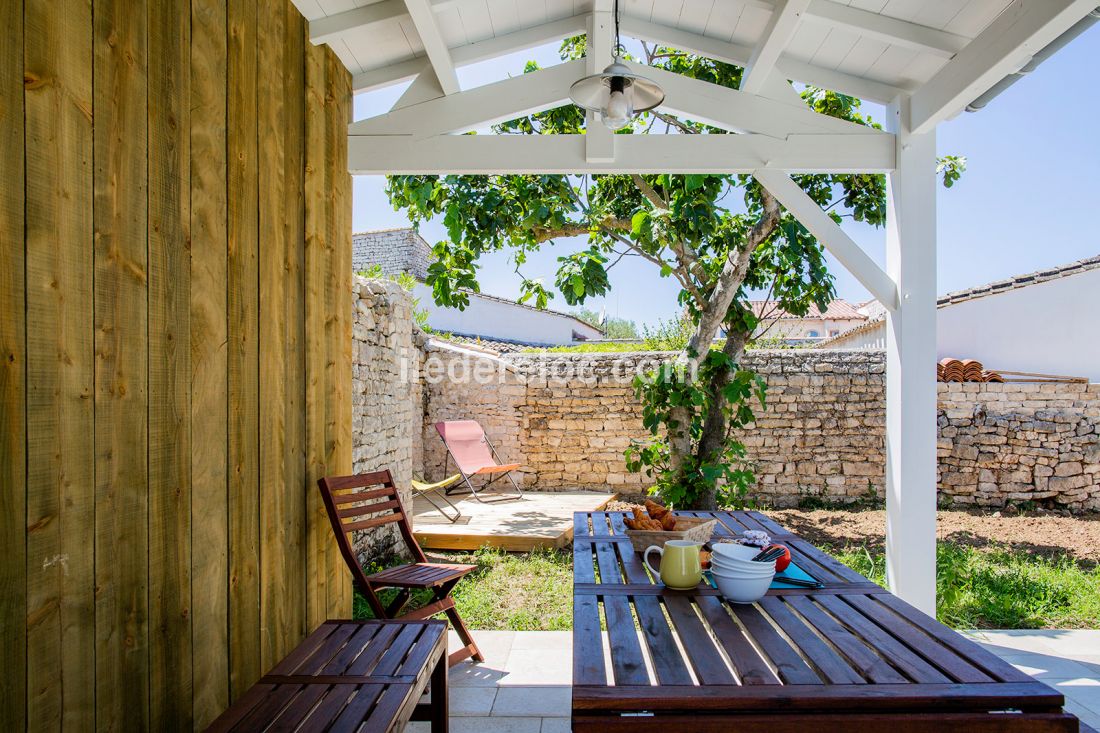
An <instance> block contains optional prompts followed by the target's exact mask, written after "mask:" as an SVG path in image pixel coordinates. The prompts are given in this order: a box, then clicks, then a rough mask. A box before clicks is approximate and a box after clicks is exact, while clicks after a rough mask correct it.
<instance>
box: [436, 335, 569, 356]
mask: <svg viewBox="0 0 1100 733" xmlns="http://www.w3.org/2000/svg"><path fill="white" fill-rule="evenodd" d="M434 337H435V338H438V339H441V340H443V341H450V342H451V343H455V344H463V345H469V346H475V347H481V348H482V349H484V350H485V351H490V352H493V353H496V354H514V353H517V352H520V351H526V350H527V349H538V348H551V347H553V346H554V344H528V343H521V342H519V341H508V340H502V339H486V338H481V337H480V336H471V335H468V334H462V333H443V334H438V333H437V334H434Z"/></svg>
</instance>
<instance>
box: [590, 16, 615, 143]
mask: <svg viewBox="0 0 1100 733" xmlns="http://www.w3.org/2000/svg"><path fill="white" fill-rule="evenodd" d="M598 3H602V4H603V5H607V4H608V3H607V1H606V0H598ZM614 43H615V20H614V18H613V17H612V15H611V12H610V10H604V9H602V8H599V7H598V8H597V9H596V10H594V11H593V12H592V14H591V15H590V16H589V17H588V44H587V46H586V48H585V58H584V64H585V74H586V75H588V76H591V75H592V74H598V73H600V72H601V71H603V70H604V68H605V67H606V66H607V65H608V64H610V63H611V58H612V55H613V54H614V49H612V46H613V45H614ZM584 127H585V141H584V142H585V158H586V159H587V160H588V162H590V163H606V162H607V161H610V160H615V135H614V134H613V133H612V132H611V130H609V129H607V127H605V126H604V124H603V121H602V120H600V116H599V115H598V114H596V113H595V112H591V111H589V112H587V113H586V114H585V124H584Z"/></svg>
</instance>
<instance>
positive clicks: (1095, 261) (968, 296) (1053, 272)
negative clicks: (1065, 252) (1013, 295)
mask: <svg viewBox="0 0 1100 733" xmlns="http://www.w3.org/2000/svg"><path fill="white" fill-rule="evenodd" d="M1096 269H1100V255H1098V256H1096V257H1089V258H1088V259H1084V260H1077V261H1076V262H1070V263H1069V264H1066V265H1061V266H1060V267H1048V268H1046V269H1043V270H1036V271H1035V272H1029V273H1027V274H1026V275H1016V276H1015V277H1010V278H1008V279H1006V280H997V281H996V282H991V283H989V284H987V285H979V286H978V287H976V288H967V289H966V290H956V291H955V292H953V293H948V294H947V295H943V296H940V298H939V299H938V300H937V301H936V303H937V304H938V306H939V307H940V308H943V307H944V306H945V305H954V304H955V303H961V302H963V301H965V300H974V299H975V298H984V297H985V296H987V295H996V294H998V293H1003V292H1005V291H1006V290H1016V289H1017V288H1026V287H1027V286H1029V285H1038V284H1039V283H1045V282H1050V281H1051V280H1058V279H1060V278H1063V277H1069V276H1070V275H1077V274H1080V273H1082V272H1087V271H1089V270H1096Z"/></svg>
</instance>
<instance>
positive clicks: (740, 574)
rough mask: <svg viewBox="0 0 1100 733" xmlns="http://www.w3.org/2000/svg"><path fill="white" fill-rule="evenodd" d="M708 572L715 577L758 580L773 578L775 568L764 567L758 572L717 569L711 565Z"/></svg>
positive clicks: (738, 569) (740, 569) (739, 569)
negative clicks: (760, 578) (765, 577)
mask: <svg viewBox="0 0 1100 733" xmlns="http://www.w3.org/2000/svg"><path fill="white" fill-rule="evenodd" d="M710 571H711V572H712V573H713V574H715V575H721V576H724V577H727V578H759V577H762V576H774V575H775V568H772V567H768V566H767V565H765V566H764V567H763V568H761V569H759V570H753V569H742V568H718V567H714V566H713V565H712V566H711V568H710Z"/></svg>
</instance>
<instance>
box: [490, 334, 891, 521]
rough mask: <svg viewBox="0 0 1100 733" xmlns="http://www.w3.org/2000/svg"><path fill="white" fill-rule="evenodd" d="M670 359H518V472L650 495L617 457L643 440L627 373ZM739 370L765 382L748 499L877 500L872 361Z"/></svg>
mask: <svg viewBox="0 0 1100 733" xmlns="http://www.w3.org/2000/svg"><path fill="white" fill-rule="evenodd" d="M670 357H671V354H653V353H644V354H643V353H639V354H598V355H594V354H583V355H578V354H517V355H509V356H508V357H507V358H508V360H510V361H513V362H514V363H515V364H516V366H517V368H518V369H519V371H521V372H522V373H523V374H524V375H525V376H526V377H527V379H528V389H527V400H526V404H525V406H524V407H525V409H524V410H523V426H524V429H525V430H524V448H525V450H524V456H525V459H526V464H525V470H528V471H529V472H530V474H531V475H530V476H529V479H528V481H529V485H531V486H532V487H533V488H544V489H558V490H561V489H565V488H576V487H582V488H591V489H602V488H608V487H610V488H611V489H614V490H619V491H622V490H627V491H637V490H640V489H642V488H644V487H646V486H648V485H649V484H648V481H647V480H646V478H645V476H643V475H642V474H634V473H630V472H628V471H627V470H626V465H625V463H624V461H623V450H624V449H625V448H626V447H627V446H628V445H629V444H630V441H631V440H632V439H635V438H641V437H644V436H645V429H644V428H643V426H642V420H641V405H640V404H639V403H638V400H637V398H636V397H635V396H634V388H633V386H632V380H633V378H634V375H635V374H637V373H639V372H644V371H647V370H649V369H652V368H653V367H655V366H656V365H657V364H659V363H660V362H661V361H662V360H663V359H667V358H670ZM745 365H746V366H747V367H749V368H751V369H753V370H755V371H757V372H758V373H760V374H762V375H764V377H765V378H766V379H767V381H768V407H767V409H766V410H757V417H758V422H757V424H756V426H755V427H754V428H753V429H752V430H749V431H746V432H745V433H744V434H743V435H741V436H739V437H740V439H741V440H742V442H744V443H745V445H746V446H747V447H748V449H749V455H750V457H751V458H752V460H753V461H754V463H755V466H756V473H757V477H758V481H759V488H758V493H759V494H760V495H762V496H765V497H766V498H767V499H768V501H769V502H771V503H774V504H779V505H790V504H794V503H797V501H798V499H799V496H800V495H801V494H812V495H814V496H828V497H832V498H833V499H836V500H847V499H855V498H858V497H862V496H864V495H866V494H867V493H868V491H874V492H877V493H878V494H879V495H881V491H882V484H883V475H884V468H883V466H884V461H885V456H884V439H883V435H884V432H883V430H884V424H885V403H884V402H883V387H882V385H883V372H884V371H885V365H884V363H883V360H882V358H881V355H878V354H874V353H871V352H858V353H852V352H825V351H808V350H805V351H803V350H798V351H776V352H759V351H758V352H751V353H750V354H749V355H748V356H747V357H746V360H745Z"/></svg>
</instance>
